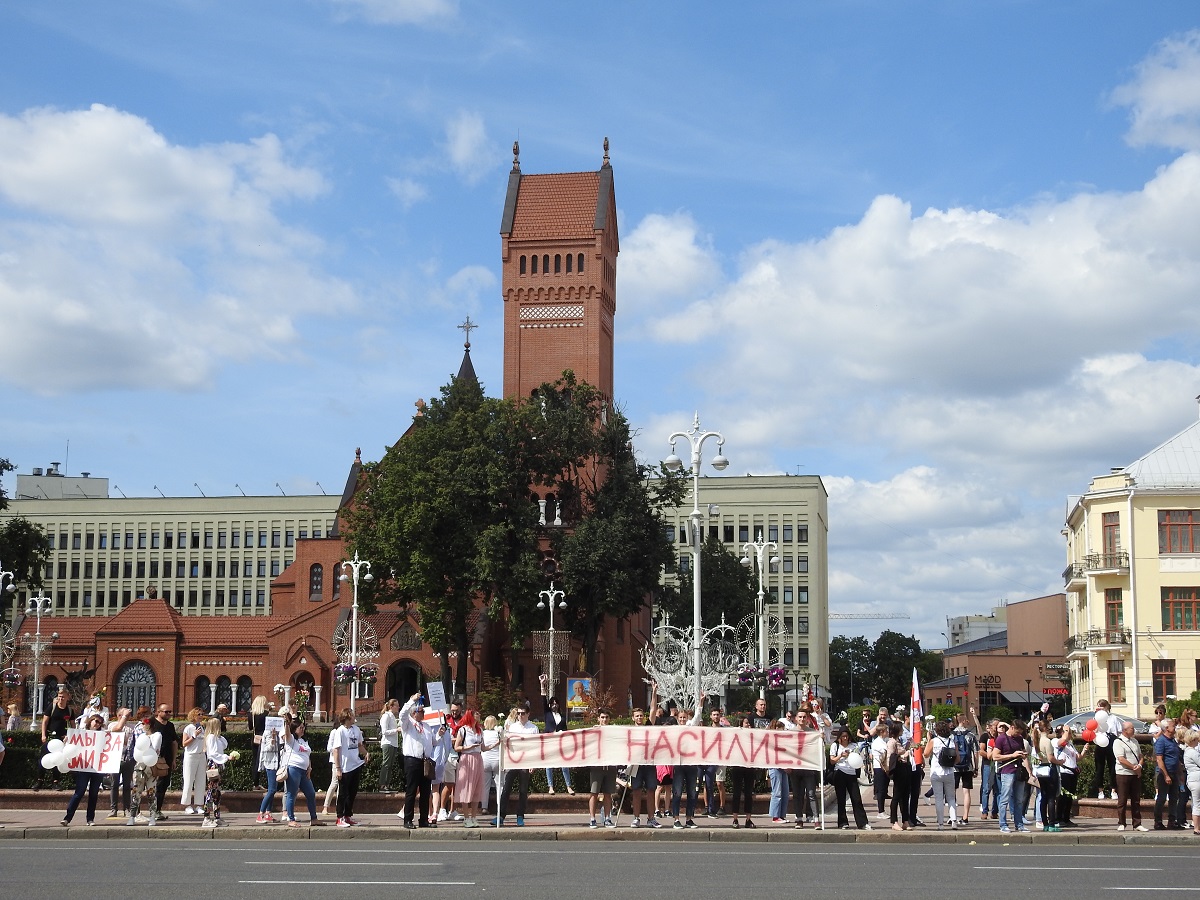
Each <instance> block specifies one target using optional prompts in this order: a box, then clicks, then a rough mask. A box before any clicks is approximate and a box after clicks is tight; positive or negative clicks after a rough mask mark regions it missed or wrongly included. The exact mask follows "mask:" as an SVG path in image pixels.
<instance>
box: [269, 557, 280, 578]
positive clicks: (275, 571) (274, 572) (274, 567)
mask: <svg viewBox="0 0 1200 900" xmlns="http://www.w3.org/2000/svg"><path fill="white" fill-rule="evenodd" d="M278 575H279V560H277V559H273V560H271V577H272V578H276V577H278Z"/></svg>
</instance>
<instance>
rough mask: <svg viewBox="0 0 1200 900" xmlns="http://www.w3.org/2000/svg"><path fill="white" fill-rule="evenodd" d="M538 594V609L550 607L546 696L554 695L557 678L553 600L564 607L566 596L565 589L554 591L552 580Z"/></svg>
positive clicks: (565, 605) (560, 607)
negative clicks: (548, 586) (548, 588)
mask: <svg viewBox="0 0 1200 900" xmlns="http://www.w3.org/2000/svg"><path fill="white" fill-rule="evenodd" d="M538 596H539V597H541V598H542V599H540V600H539V601H538V605H537V608H538V609H545V608H546V607H550V658H549V665H548V668H549V670H550V671H549V672H547V673H546V696H548V697H553V696H554V685H556V684H557V683H558V678H557V677H556V675H555V672H554V663H555V656H554V605H555V601H556V600H557V601H558V608H559V609H566V608H567V601H566V599H565V598H566V596H567V594H566V591H556V590H555V589H554V582H553V581H552V582H550V590H548V591H538Z"/></svg>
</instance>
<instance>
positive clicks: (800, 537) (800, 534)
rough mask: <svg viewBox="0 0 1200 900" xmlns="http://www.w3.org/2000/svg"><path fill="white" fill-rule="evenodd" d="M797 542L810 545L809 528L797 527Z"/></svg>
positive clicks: (805, 526) (804, 526)
mask: <svg viewBox="0 0 1200 900" xmlns="http://www.w3.org/2000/svg"><path fill="white" fill-rule="evenodd" d="M796 540H797V541H798V542H799V543H801V544H807V543H808V526H807V525H798V526H797V527H796Z"/></svg>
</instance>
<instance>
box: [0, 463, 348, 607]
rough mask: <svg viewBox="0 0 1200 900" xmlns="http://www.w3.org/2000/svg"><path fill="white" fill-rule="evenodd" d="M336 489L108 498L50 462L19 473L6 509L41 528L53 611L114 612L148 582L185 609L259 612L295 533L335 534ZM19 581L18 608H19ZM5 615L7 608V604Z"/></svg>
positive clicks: (291, 553)
mask: <svg viewBox="0 0 1200 900" xmlns="http://www.w3.org/2000/svg"><path fill="white" fill-rule="evenodd" d="M341 499H342V498H341V497H340V496H325V495H316V496H313V495H305V496H296V497H285V496H283V495H279V496H267V497H246V496H240V495H239V496H232V497H230V496H224V497H112V496H110V491H109V483H108V479H107V478H97V477H92V476H91V474H90V473H83V474H81V475H78V476H66V475H62V474H60V473H59V472H58V468H57V466H56V465H54V464H52V465H51V466H50V467H48V468H47V469H45V470H44V471H43V470H42V469H34V470H33V473H32V474H27V475H18V476H17V489H16V492H15V494H14V497H13V499H12V500H11V501H10V502H9V508H8V510H7V511H6V513H5V515H6V516H24V517H25V518H26V519H29V520H30V521H31V522H33V523H34V524H36V525H40V526H41V527H42V528H44V529H45V531H46V534H47V535H48V536H49V538H50V542H51V553H50V561H49V562H48V563H47V564H46V568H45V571H44V572H43V578H44V587H43V591H44V593H45V595H46V596H49V597H51V598H52V599H53V601H54V605H53V613H52V614H53V615H57V616H112V615H115V614H116V613H118V612H120V611H121V610H122V609H124V608H125V607H127V606H128V605H129V604H130V603H131V602H132V601H133V600H135V599H136V598H138V597H140V596H143V592H144V591H145V589H146V587H147V585H151V584H153V585H155V586H156V587H157V589H158V595H159V597H161V598H162V599H164V600H166V601H167V603H168V604H170V606H171V607H173V608H174V609H176V610H178V611H179V612H180V613H181V614H183V615H229V616H267V615H270V614H271V581H272V579H274V578H275V577H276V576H278V575H279V574H280V573H281V572H282V571H283V570H284V569H286V568H287V567H288V566H289V565H291V563H292V560H293V558H294V557H295V545H296V541H298V540H305V539H307V538H322V537H330V536H333V535H334V534H335V532H336V514H337V509H338V506H339V504H340V503H341ZM26 597H27V594H26V592H25V590H24V588H23V587H22V589H21V592H20V594H19V595H18V597H17V603H16V605H15V606H16V608H19V609H20V610H24V608H25V600H26ZM6 612H7V611H6Z"/></svg>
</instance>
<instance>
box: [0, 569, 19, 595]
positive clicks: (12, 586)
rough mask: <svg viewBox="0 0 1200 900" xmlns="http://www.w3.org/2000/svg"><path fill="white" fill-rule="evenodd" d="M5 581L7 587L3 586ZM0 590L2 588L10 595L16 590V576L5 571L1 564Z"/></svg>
mask: <svg viewBox="0 0 1200 900" xmlns="http://www.w3.org/2000/svg"><path fill="white" fill-rule="evenodd" d="M5 580H7V581H8V585H7V586H5V584H4V582H5ZM0 588H4V590H6V591H8V593H10V594H13V593H16V590H17V576H16V575H15V574H14V573H13V572H11V571H9V570H8V569H5V568H4V563H2V562H0Z"/></svg>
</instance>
